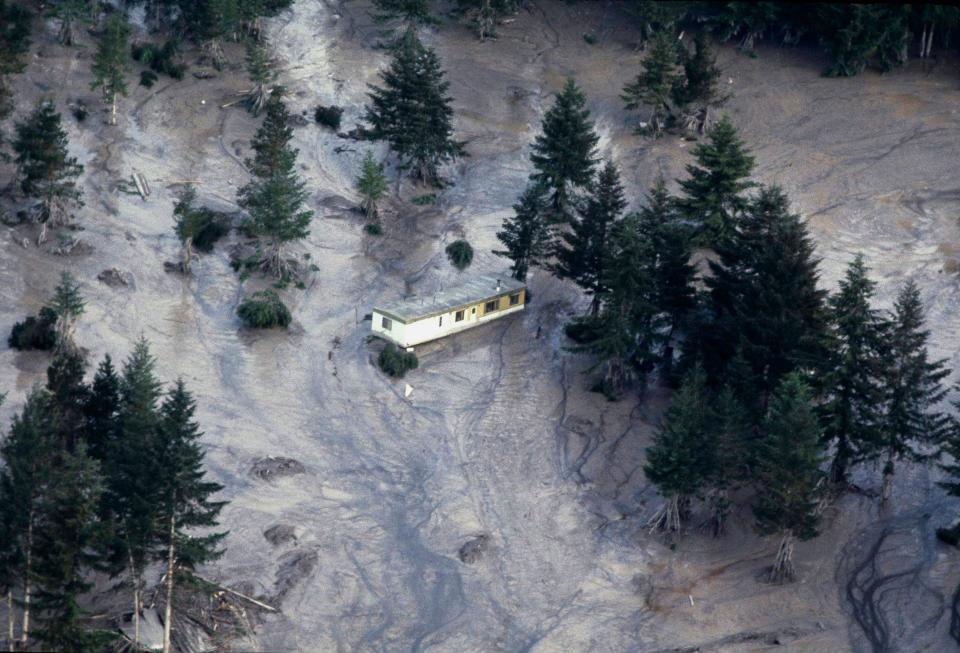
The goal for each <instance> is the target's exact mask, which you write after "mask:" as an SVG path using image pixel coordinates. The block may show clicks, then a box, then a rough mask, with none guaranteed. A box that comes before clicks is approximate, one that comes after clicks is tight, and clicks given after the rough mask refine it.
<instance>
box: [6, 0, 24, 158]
mask: <svg viewBox="0 0 960 653" xmlns="http://www.w3.org/2000/svg"><path fill="white" fill-rule="evenodd" d="M30 17H31V16H30V11H29V10H28V9H27V8H26V7H23V6H21V5H20V4H18V3H13V4H9V3H8V2H7V0H0V122H3V121H4V120H6V119H7V118H9V117H10V114H11V113H13V93H12V91H11V90H10V83H9V80H8V78H9V76H10V75H15V74H17V73H20V72H22V71H23V69H24V67H25V66H26V62H25V61H24V58H25V56H26V54H27V52H28V51H29V50H30ZM5 147H6V136H5V135H4V132H3V130H2V129H0V162H5V161H9V156H8V155H7V153H6V151H5Z"/></svg>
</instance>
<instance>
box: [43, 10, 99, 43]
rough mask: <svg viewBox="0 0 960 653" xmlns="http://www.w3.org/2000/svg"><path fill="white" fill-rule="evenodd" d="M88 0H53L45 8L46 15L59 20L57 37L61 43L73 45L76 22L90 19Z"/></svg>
mask: <svg viewBox="0 0 960 653" xmlns="http://www.w3.org/2000/svg"><path fill="white" fill-rule="evenodd" d="M92 9H93V6H92V3H91V2H90V0H53V1H52V2H51V3H50V7H49V9H48V10H47V16H50V17H51V18H56V19H57V20H59V21H60V31H59V32H58V33H57V39H59V41H60V43H62V44H63V45H73V41H74V36H75V34H74V32H75V30H76V24H77V23H79V22H82V21H84V20H88V21H89V20H90V19H91V18H93V16H92V13H93V12H92Z"/></svg>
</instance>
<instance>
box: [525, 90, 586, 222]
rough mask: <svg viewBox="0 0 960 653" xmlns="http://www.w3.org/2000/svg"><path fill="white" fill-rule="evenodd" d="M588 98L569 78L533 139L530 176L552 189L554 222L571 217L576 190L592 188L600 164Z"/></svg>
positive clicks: (551, 200)
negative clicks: (595, 167)
mask: <svg viewBox="0 0 960 653" xmlns="http://www.w3.org/2000/svg"><path fill="white" fill-rule="evenodd" d="M586 105H587V100H586V97H584V95H583V93H582V92H581V91H580V89H579V88H577V84H576V82H574V81H573V78H572V77H570V78H568V79H567V82H566V84H564V86H563V90H562V91H560V93H558V94H557V97H556V100H555V101H554V103H553V106H552V107H550V109H549V110H548V111H547V112H546V113H545V114H544V116H543V133H541V134H538V135H537V137H536V139H535V140H534V142H533V152H532V153H531V154H530V161H531V162H532V163H533V167H534V168H535V169H536V171H535V172H534V173H533V175H531V177H532V179H534V180H535V181H540V182H543V183H544V184H546V185H547V186H548V187H549V188H550V193H551V197H550V203H551V206H552V208H553V212H554V221H556V222H565V221H567V220H568V219H569V218H570V213H569V205H570V202H571V199H572V198H571V196H572V193H573V192H574V191H575V190H576V189H585V188H587V187H589V185H590V182H591V181H592V180H593V169H594V166H595V165H596V163H597V157H596V147H597V141H598V137H597V135H596V133H595V132H594V130H593V122H591V120H590V111H589V109H587V106H586Z"/></svg>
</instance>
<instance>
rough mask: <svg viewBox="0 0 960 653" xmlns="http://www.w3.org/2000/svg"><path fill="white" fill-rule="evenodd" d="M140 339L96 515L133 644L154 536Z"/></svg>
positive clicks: (153, 430)
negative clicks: (125, 585) (105, 524)
mask: <svg viewBox="0 0 960 653" xmlns="http://www.w3.org/2000/svg"><path fill="white" fill-rule="evenodd" d="M154 365H155V360H154V358H153V356H152V355H151V354H150V349H149V346H148V345H147V342H146V340H144V339H141V340H140V341H139V342H138V343H137V345H136V346H135V347H134V350H133V353H131V355H130V357H129V358H128V359H127V361H126V362H125V364H124V367H123V373H122V375H121V379H120V404H119V411H118V414H117V416H116V423H117V431H116V435H115V437H113V438H111V439H110V440H109V441H108V442H107V461H106V463H105V464H104V472H105V476H106V498H105V501H104V506H103V508H102V510H103V511H104V512H105V513H106V514H108V515H109V517H110V519H111V521H113V522H114V523H115V528H114V529H113V531H112V533H111V539H110V541H109V542H108V543H107V544H106V548H107V567H108V570H109V572H110V574H111V576H119V575H120V574H121V573H125V574H126V575H127V577H128V579H129V582H130V586H131V590H132V592H133V597H132V598H133V606H134V609H133V617H134V641H139V636H140V612H141V606H142V601H143V599H142V594H143V572H144V570H145V569H146V566H147V564H148V563H149V561H150V552H151V550H152V547H153V545H154V542H155V541H156V537H157V526H156V524H157V521H156V515H157V510H158V505H157V502H158V494H157V476H156V474H157V465H156V458H155V456H154V455H152V454H151V453H150V452H152V451H153V450H154V447H155V442H156V437H157V428H158V427H159V422H160V415H159V406H158V403H159V400H160V396H161V390H160V382H159V381H158V380H157V378H156V375H155V373H154Z"/></svg>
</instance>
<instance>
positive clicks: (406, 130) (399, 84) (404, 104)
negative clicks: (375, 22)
mask: <svg viewBox="0 0 960 653" xmlns="http://www.w3.org/2000/svg"><path fill="white" fill-rule="evenodd" d="M380 76H381V78H382V79H383V86H376V85H371V86H370V93H369V97H370V103H369V104H368V105H367V106H366V113H365V114H364V120H366V121H367V122H369V123H370V125H371V128H370V133H371V135H372V136H373V138H375V139H378V140H385V141H387V142H388V143H389V144H390V149H391V150H393V152H394V153H395V154H396V155H397V156H398V157H399V158H400V162H401V168H402V169H412V170H413V174H414V177H416V178H419V179H420V180H422V181H424V182H427V183H434V182H436V181H437V168H438V166H440V165H442V164H444V163H447V162H449V161H453V160H455V159H458V158H460V157H463V156H465V151H464V148H463V145H464V144H463V142H462V141H457V140H454V138H453V109H452V108H451V106H450V103H451V100H452V98H451V97H450V95H449V94H448V89H449V88H450V82H448V81H446V80H445V79H444V72H443V70H442V69H441V68H440V59H439V58H438V57H437V54H436V53H435V52H434V51H433V50H432V49H430V48H428V47H425V46H424V45H423V44H422V43H421V42H420V40H419V39H418V38H417V35H416V34H415V33H414V31H413V30H407V32H406V33H405V34H404V35H403V37H402V38H401V39H400V42H399V43H398V45H397V47H396V48H395V50H394V53H393V61H391V63H390V66H389V67H388V68H387V69H386V70H384V71H383V72H381V73H380Z"/></svg>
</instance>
